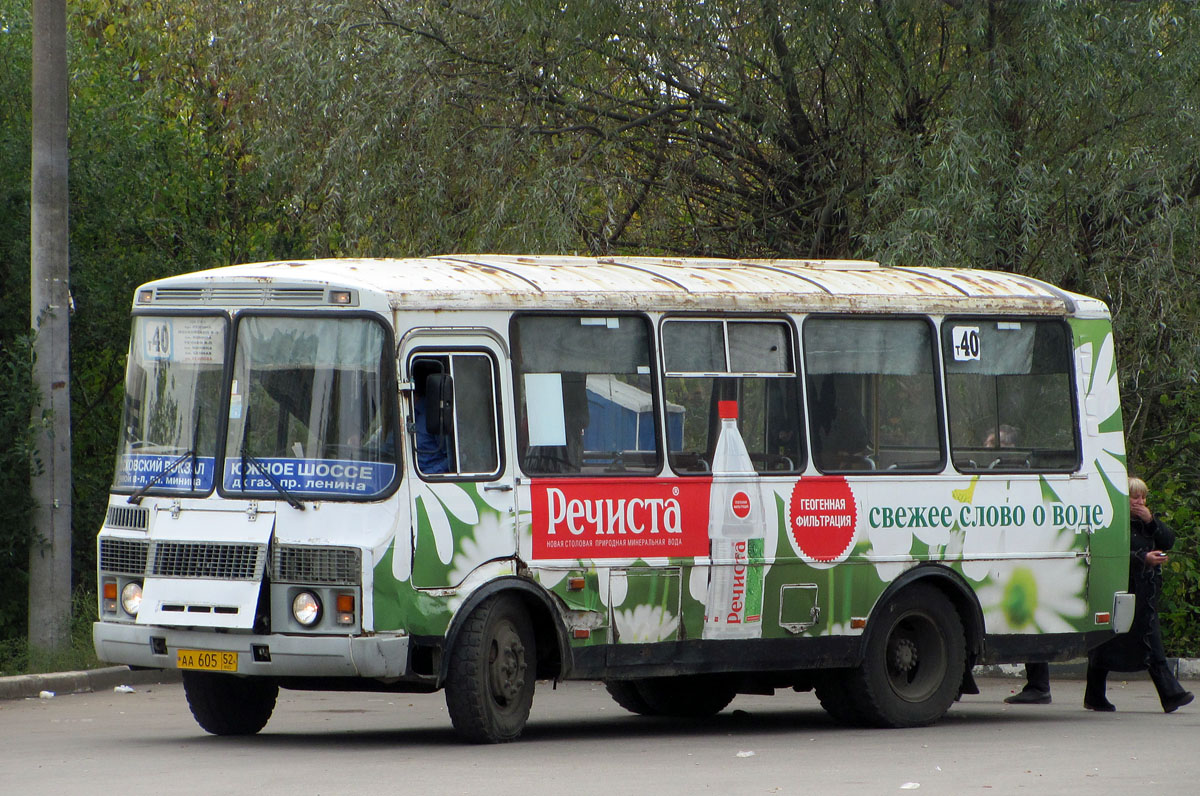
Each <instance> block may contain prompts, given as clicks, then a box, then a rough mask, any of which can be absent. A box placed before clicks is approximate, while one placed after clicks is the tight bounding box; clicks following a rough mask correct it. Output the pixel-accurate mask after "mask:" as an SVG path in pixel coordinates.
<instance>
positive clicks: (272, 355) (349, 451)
mask: <svg viewBox="0 0 1200 796" xmlns="http://www.w3.org/2000/svg"><path fill="white" fill-rule="evenodd" d="M386 339H387V338H386V335H385V332H384V330H383V327H382V326H380V324H379V323H378V322H376V321H374V320H370V319H366V318H354V317H352V318H329V317H324V318H316V317H312V316H307V317H294V316H288V317H283V316H249V317H243V318H241V319H240V320H239V322H238V326H237V344H236V346H235V353H234V359H233V374H232V378H231V381H230V391H229V392H230V395H229V425H228V431H227V436H226V440H225V464H224V468H223V470H222V482H221V483H222V489H224V490H225V491H226V492H228V493H232V494H245V493H249V494H252V495H254V496H256V497H258V496H271V495H278V493H279V492H280V491H281V490H280V487H282V488H283V490H284V491H285V492H286V493H287V494H298V495H307V496H309V497H363V498H369V497H376V496H378V495H380V494H381V493H383V492H384V491H385V490H386V489H387V488H388V486H389V485H390V484H391V483H392V479H393V477H394V476H395V473H396V421H395V410H394V405H395V397H394V396H395V390H394V389H391V390H387V389H385V388H386V386H387V383H388V381H389V374H390V373H391V367H390V362H389V360H390V357H389V356H388V353H389V352H388V346H387V345H385V343H386ZM286 496H287V495H286V494H285V497H286Z"/></svg>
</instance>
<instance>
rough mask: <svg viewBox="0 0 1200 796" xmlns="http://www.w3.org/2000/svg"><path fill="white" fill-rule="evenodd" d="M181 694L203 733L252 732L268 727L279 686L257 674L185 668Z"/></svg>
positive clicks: (240, 733) (230, 733) (228, 733)
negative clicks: (234, 673)
mask: <svg viewBox="0 0 1200 796" xmlns="http://www.w3.org/2000/svg"><path fill="white" fill-rule="evenodd" d="M183 693H184V695H185V696H187V701H188V707H189V708H190V709H191V711H192V716H194V717H195V719H196V723H197V724H199V725H200V726H201V727H202V728H203V729H204V730H205V731H206V732H210V733H212V734H213V735H254V734H255V733H256V732H258V731H259V730H261V729H262V728H263V727H265V726H267V721H268V720H269V719H270V718H271V713H272V712H273V711H274V710H275V700H276V698H277V697H278V696H279V686H277V685H276V684H275V683H273V682H271V681H270V680H262V679H260V678H257V677H235V676H234V675H231V674H215V673H213V672H194V671H184V672H183Z"/></svg>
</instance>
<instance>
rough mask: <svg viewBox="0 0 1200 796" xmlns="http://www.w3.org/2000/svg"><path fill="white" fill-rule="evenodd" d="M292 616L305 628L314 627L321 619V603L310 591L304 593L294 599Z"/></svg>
mask: <svg viewBox="0 0 1200 796" xmlns="http://www.w3.org/2000/svg"><path fill="white" fill-rule="evenodd" d="M292 616H294V617H296V621H297V622H299V623H300V624H302V625H304V626H305V627H312V626H313V625H315V624H316V623H317V622H318V621H320V619H321V601H320V600H319V599H317V595H315V594H313V593H312V592H310V591H302V592H300V593H299V594H297V595H296V596H295V597H293V598H292Z"/></svg>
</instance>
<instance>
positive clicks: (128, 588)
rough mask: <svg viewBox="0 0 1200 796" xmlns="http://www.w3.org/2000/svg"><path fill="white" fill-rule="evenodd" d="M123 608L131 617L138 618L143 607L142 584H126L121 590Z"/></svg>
mask: <svg viewBox="0 0 1200 796" xmlns="http://www.w3.org/2000/svg"><path fill="white" fill-rule="evenodd" d="M121 607H122V608H124V609H125V613H127V614H129V615H130V616H137V613H138V609H139V608H141V607H142V584H140V583H126V584H125V588H123V589H121Z"/></svg>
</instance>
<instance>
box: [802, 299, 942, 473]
mask: <svg viewBox="0 0 1200 796" xmlns="http://www.w3.org/2000/svg"><path fill="white" fill-rule="evenodd" d="M933 355H934V351H933V335H932V330H931V327H930V323H929V322H928V321H927V320H925V319H924V318H842V317H820V316H814V317H810V318H809V319H808V320H807V321H806V322H805V324H804V361H805V370H806V375H807V390H808V412H809V422H810V426H811V432H812V450H813V460H814V462H815V463H816V465H817V469H819V470H820V471H821V472H832V473H837V472H851V471H864V472H881V473H886V472H910V473H918V472H926V473H932V472H940V471H941V470H942V468H943V466H944V465H943V462H944V459H945V457H944V456H943V452H942V441H941V440H942V434H941V422H940V412H939V410H938V400H937V395H938V390H937V376H936V372H935V370H934V356H933Z"/></svg>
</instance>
